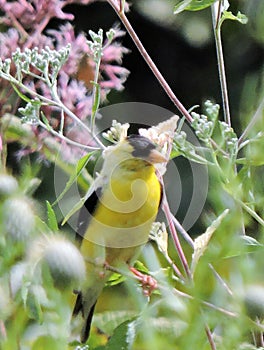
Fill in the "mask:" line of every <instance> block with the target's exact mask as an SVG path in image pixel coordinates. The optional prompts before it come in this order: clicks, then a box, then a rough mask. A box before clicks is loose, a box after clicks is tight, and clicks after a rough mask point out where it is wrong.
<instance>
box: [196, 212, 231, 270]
mask: <svg viewBox="0 0 264 350" xmlns="http://www.w3.org/2000/svg"><path fill="white" fill-rule="evenodd" d="M228 212H229V209H226V210H224V211H223V213H222V214H221V215H219V216H218V217H217V219H216V220H214V221H213V222H212V224H211V225H210V226H209V227H208V228H207V230H206V231H205V233H203V234H202V235H200V236H198V237H197V238H196V239H195V240H194V252H193V254H192V265H191V271H192V273H194V270H195V268H196V266H197V263H198V261H199V259H200V258H201V256H202V255H203V254H204V252H205V250H206V248H207V246H208V244H209V241H210V239H211V237H212V235H213V233H214V232H215V230H216V229H217V228H218V227H219V225H220V224H221V222H222V220H223V219H224V217H225V216H226V215H227V213H228Z"/></svg>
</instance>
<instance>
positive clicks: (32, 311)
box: [26, 289, 43, 323]
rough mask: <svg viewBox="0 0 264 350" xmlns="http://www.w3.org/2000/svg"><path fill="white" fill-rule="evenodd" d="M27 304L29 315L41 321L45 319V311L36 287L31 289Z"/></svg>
mask: <svg viewBox="0 0 264 350" xmlns="http://www.w3.org/2000/svg"><path fill="white" fill-rule="evenodd" d="M26 306H27V309H28V314H29V317H30V318H31V319H33V320H36V321H37V322H40V323H41V322H42V321H43V312H42V309H41V306H40V301H39V297H38V295H37V294H36V293H35V290H34V289H30V290H29V293H28V295H27V303H26Z"/></svg>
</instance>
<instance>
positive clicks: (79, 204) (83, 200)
mask: <svg viewBox="0 0 264 350" xmlns="http://www.w3.org/2000/svg"><path fill="white" fill-rule="evenodd" d="M86 199H87V198H86V197H83V198H81V199H80V200H79V202H77V203H76V204H75V205H74V206H73V208H72V209H71V210H70V211H69V212H68V214H67V215H66V216H65V218H64V220H63V221H62V223H61V226H63V225H64V224H65V223H66V222H67V221H68V220H69V218H70V217H71V216H72V215H73V214H75V213H76V212H77V211H78V210H80V209H81V208H82V206H84V203H85V201H86Z"/></svg>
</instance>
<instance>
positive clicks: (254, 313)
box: [244, 285, 264, 320]
mask: <svg viewBox="0 0 264 350" xmlns="http://www.w3.org/2000/svg"><path fill="white" fill-rule="evenodd" d="M244 303H245V307H246V311H247V314H248V315H249V316H250V317H251V318H252V319H253V320H255V319H256V318H259V319H261V320H263V319H264V286H262V285H251V286H249V287H248V288H247V289H246V291H245V295H244Z"/></svg>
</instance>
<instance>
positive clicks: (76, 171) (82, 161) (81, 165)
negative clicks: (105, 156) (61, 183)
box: [52, 152, 94, 210]
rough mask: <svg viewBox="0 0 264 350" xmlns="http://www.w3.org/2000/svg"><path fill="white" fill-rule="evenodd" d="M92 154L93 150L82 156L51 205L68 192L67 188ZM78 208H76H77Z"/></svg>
mask: <svg viewBox="0 0 264 350" xmlns="http://www.w3.org/2000/svg"><path fill="white" fill-rule="evenodd" d="M93 154H94V152H91V153H87V154H86V155H85V156H84V157H82V158H81V159H80V160H79V161H78V163H77V166H76V169H75V171H73V173H72V174H71V176H70V178H69V180H68V181H67V184H66V186H65V188H64V190H63V191H62V193H61V194H60V195H59V197H58V198H57V199H56V201H55V202H54V203H53V204H52V206H54V205H55V204H57V203H58V202H59V201H60V200H61V199H62V198H63V197H64V195H65V194H66V193H67V192H68V190H69V189H70V188H71V186H72V185H73V184H74V182H75V181H76V179H77V178H78V177H79V176H80V174H81V172H82V170H83V168H85V167H86V165H87V163H88V162H89V159H90V158H91V156H92V155H93ZM77 210H78V209H77Z"/></svg>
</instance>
